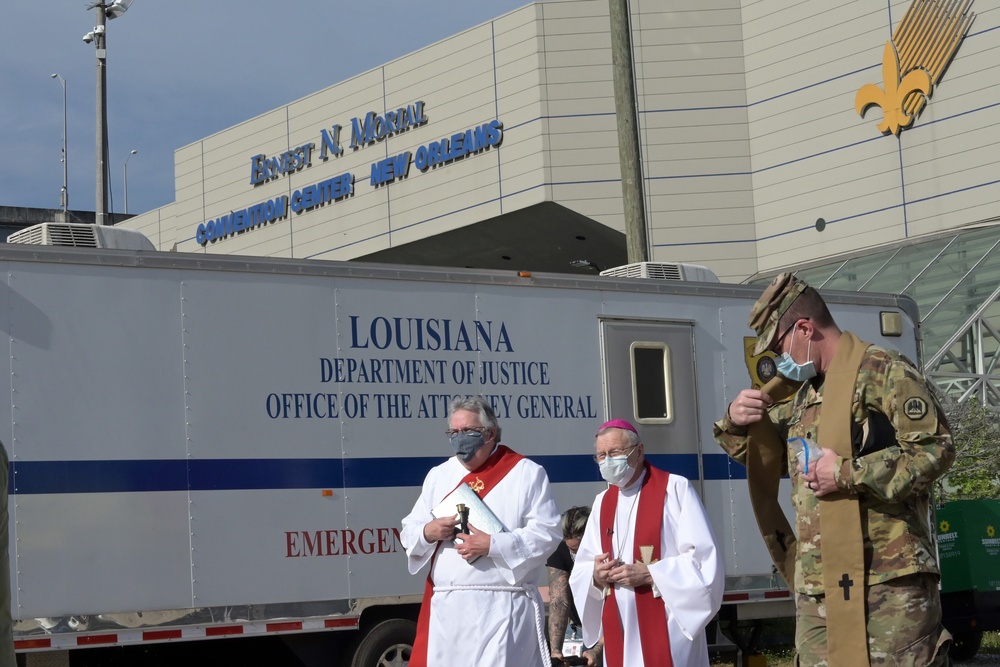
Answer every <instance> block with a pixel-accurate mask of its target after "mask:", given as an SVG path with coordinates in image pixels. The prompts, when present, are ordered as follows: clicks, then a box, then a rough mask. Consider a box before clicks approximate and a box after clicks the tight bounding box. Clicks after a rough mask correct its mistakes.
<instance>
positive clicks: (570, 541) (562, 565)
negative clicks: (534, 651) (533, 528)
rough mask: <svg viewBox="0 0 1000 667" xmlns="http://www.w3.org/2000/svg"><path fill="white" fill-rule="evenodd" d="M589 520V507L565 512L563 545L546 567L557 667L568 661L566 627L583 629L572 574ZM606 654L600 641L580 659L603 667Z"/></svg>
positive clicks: (551, 646) (551, 647)
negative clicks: (602, 663) (563, 661)
mask: <svg viewBox="0 0 1000 667" xmlns="http://www.w3.org/2000/svg"><path fill="white" fill-rule="evenodd" d="M589 517H590V507H588V506H586V505H581V506H579V507H570V508H569V509H568V510H566V511H565V512H563V515H562V533H563V539H562V542H560V543H559V546H557V547H556V550H555V552H553V554H552V555H551V556H549V560H548V561H547V562H546V563H545V565H546V567H547V568H548V570H549V651H550V655H551V656H552V664H553V665H556V664H560V661H561V660H563V658H564V656H563V652H562V648H563V643H564V642H563V639H564V638H565V636H566V626H567V625H570V624H572V625H573V632H574V633H575V632H576V630H577V629H578V628H580V626H581V623H580V614H578V613H577V611H576V605H575V604H573V595H572V594H571V593H570V592H569V573H570V572H572V571H573V561H575V560H576V552H577V550H578V549H579V548H580V541H581V540H582V539H583V531H584V530H585V529H586V528H587V519H588V518H589ZM603 651H604V642H603V641H601V640H598V641H597V643H596V644H594V645H593V646H590V647H589V648H585V649H584V650H583V652H582V653H581V654H580V657H582V658H583V659H584V660H586V661H587V667H600V665H601V653H602V652H603Z"/></svg>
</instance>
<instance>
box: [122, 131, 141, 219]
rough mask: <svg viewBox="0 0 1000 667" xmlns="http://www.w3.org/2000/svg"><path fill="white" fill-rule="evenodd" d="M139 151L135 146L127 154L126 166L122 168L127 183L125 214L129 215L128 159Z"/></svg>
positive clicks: (123, 180) (123, 177) (123, 179)
mask: <svg viewBox="0 0 1000 667" xmlns="http://www.w3.org/2000/svg"><path fill="white" fill-rule="evenodd" d="M138 152H139V151H137V150H136V149H134V148H133V149H132V150H131V151H129V154H128V155H126V156H125V166H124V167H123V168H122V182H123V183H124V184H125V215H128V161H129V158H130V157H132V156H133V155H135V154H136V153H138Z"/></svg>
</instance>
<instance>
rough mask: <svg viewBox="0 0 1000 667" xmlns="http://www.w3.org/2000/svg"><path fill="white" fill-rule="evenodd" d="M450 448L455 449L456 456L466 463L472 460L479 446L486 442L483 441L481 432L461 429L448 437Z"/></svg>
mask: <svg viewBox="0 0 1000 667" xmlns="http://www.w3.org/2000/svg"><path fill="white" fill-rule="evenodd" d="M448 442H450V443H451V448H452V449H453V450H455V454H456V455H458V458H460V459H462V460H463V461H465V462H466V463H468V462H469V461H471V460H472V457H473V456H475V455H476V452H478V451H479V448H480V447H482V446H483V445H484V444H486V443H485V442H484V441H483V434H482V433H476V432H475V431H463V432H460V433H456V434H455V435H453V436H450V437H449V438H448Z"/></svg>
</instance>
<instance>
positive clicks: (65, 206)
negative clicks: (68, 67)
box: [52, 74, 69, 222]
mask: <svg viewBox="0 0 1000 667" xmlns="http://www.w3.org/2000/svg"><path fill="white" fill-rule="evenodd" d="M52 78H53V79H59V83H61V84H62V89H63V145H62V165H63V185H62V192H60V193H59V206H60V207H61V208H62V221H63V222H69V166H68V165H69V158H68V155H67V153H66V79H64V78H62V76H60V75H59V74H53V75H52Z"/></svg>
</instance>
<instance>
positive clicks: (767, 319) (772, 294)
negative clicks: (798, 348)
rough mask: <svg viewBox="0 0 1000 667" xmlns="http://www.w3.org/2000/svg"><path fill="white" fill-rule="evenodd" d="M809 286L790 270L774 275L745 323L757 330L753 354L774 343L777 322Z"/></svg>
mask: <svg viewBox="0 0 1000 667" xmlns="http://www.w3.org/2000/svg"><path fill="white" fill-rule="evenodd" d="M807 287H809V285H807V284H806V283H805V281H803V280H799V279H798V278H796V277H795V275H794V274H792V273H791V272H788V271H786V272H785V273H780V274H778V275H777V276H775V277H774V280H772V281H771V284H770V285H768V286H767V289H765V290H764V293H763V294H761V295H760V298H759V299H757V303H755V304H754V305H753V308H751V309H750V320H749V321H748V322H747V324H749V325H750V328H751V329H753V330H754V331H756V332H757V344H756V345H755V346H754V348H753V353H754V354H755V355H757V354H761V353H763V352H765V351H766V350H768V349H769V348H770V347H771V346H772V345H774V342H775V338H776V337H777V336H778V322H779V321H781V316H782V315H784V314H785V312H786V311H787V310H788V308H789V306H791V305H792V302H793V301H795V299H797V298H798V297H799V295H800V294H802V292H804V291H805V290H806V288H807Z"/></svg>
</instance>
